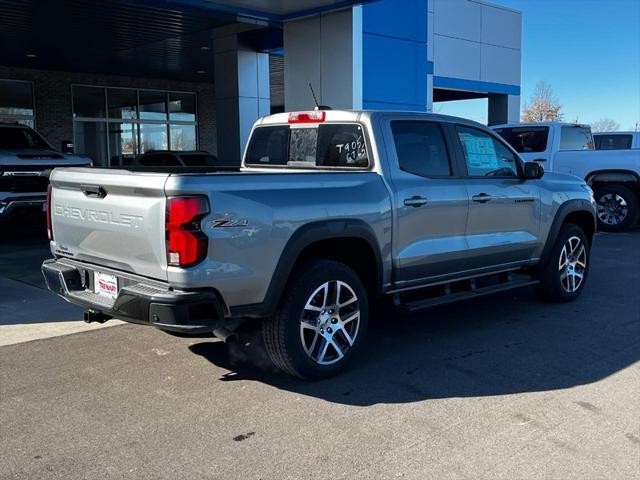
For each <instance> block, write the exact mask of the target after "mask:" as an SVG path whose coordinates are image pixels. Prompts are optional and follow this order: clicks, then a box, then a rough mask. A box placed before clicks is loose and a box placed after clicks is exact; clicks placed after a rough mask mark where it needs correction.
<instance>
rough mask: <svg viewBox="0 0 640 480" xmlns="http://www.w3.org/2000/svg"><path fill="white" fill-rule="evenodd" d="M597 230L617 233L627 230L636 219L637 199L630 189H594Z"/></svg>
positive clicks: (607, 187)
mask: <svg viewBox="0 0 640 480" xmlns="http://www.w3.org/2000/svg"><path fill="white" fill-rule="evenodd" d="M594 196H595V198H596V209H597V214H598V228H599V229H600V230H604V231H608V232H617V231H621V230H625V229H627V228H629V227H630V226H631V225H632V224H633V223H634V222H635V221H636V218H637V217H638V197H637V196H636V194H635V193H634V192H633V190H631V189H630V188H628V187H626V186H624V185H619V184H612V185H602V186H599V187H596V189H595V194H594Z"/></svg>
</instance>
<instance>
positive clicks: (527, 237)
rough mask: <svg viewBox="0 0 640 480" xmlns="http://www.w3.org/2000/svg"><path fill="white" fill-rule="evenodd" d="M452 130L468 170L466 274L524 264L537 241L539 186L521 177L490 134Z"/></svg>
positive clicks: (459, 127)
mask: <svg viewBox="0 0 640 480" xmlns="http://www.w3.org/2000/svg"><path fill="white" fill-rule="evenodd" d="M454 129H455V132H456V135H454V136H455V137H457V140H458V141H459V147H461V148H459V149H458V151H459V152H461V153H462V155H463V156H464V165H465V166H466V170H467V172H466V173H467V178H466V181H465V183H466V185H467V191H468V194H469V218H468V221H467V242H468V245H469V263H468V264H467V269H469V270H473V269H476V268H486V267H498V266H505V267H506V266H509V265H511V264H516V263H521V262H526V261H528V260H529V259H530V258H531V255H532V254H533V251H534V250H535V249H536V248H537V247H538V245H539V241H540V191H539V188H538V181H537V180H526V181H525V180H523V179H522V178H521V169H522V165H521V163H520V162H521V161H520V159H518V158H517V157H516V155H515V154H514V153H513V152H512V151H511V150H510V149H509V148H507V147H506V146H505V145H504V144H503V143H502V142H501V141H500V140H499V139H498V138H496V137H494V136H493V135H492V134H489V133H487V132H485V131H484V130H480V129H477V128H473V127H468V126H464V125H457V126H455V127H454Z"/></svg>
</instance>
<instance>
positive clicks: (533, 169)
mask: <svg viewBox="0 0 640 480" xmlns="http://www.w3.org/2000/svg"><path fill="white" fill-rule="evenodd" d="M543 175H544V168H542V165H540V164H539V163H537V162H525V164H524V175H523V178H524V179H525V180H537V179H539V178H542V176H543Z"/></svg>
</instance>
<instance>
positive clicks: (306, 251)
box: [231, 219, 383, 317]
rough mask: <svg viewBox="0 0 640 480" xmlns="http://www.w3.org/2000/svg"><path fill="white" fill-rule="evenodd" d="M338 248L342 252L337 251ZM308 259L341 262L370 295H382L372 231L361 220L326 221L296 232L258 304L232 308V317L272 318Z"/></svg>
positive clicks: (379, 260) (378, 255)
mask: <svg viewBox="0 0 640 480" xmlns="http://www.w3.org/2000/svg"><path fill="white" fill-rule="evenodd" d="M338 247H341V250H337V248H338ZM310 258H327V259H331V260H337V261H341V262H343V263H345V264H347V265H349V266H350V267H351V268H353V269H354V270H355V271H356V273H358V275H359V276H360V278H361V279H362V282H363V283H364V285H365V288H366V289H367V291H368V292H369V294H372V295H379V294H380V293H381V291H382V282H383V264H382V255H381V251H380V246H379V244H378V241H377V238H376V235H375V233H374V231H373V229H372V228H371V227H370V226H369V225H368V224H366V223H365V222H364V221H362V220H357V219H344V220H326V221H319V222H313V223H309V224H306V225H304V226H302V227H300V228H298V229H297V230H296V231H295V232H294V233H293V235H292V236H291V237H290V238H289V240H288V241H287V244H286V245H285V248H284V249H283V251H282V253H281V254H280V258H279V260H278V263H277V265H276V268H275V270H274V273H273V275H272V277H271V281H270V282H269V287H268V288H267V292H266V294H265V298H264V300H263V302H262V303H261V304H253V305H243V306H237V307H232V308H231V316H233V317H238V316H251V317H265V316H269V315H272V314H273V313H274V312H275V310H276V308H277V306H278V304H279V303H280V299H281V298H282V294H283V293H284V290H285V288H286V286H287V282H288V281H289V278H290V276H291V274H292V272H293V271H294V269H295V268H296V267H297V266H298V265H300V263H301V262H304V261H305V260H307V259H310Z"/></svg>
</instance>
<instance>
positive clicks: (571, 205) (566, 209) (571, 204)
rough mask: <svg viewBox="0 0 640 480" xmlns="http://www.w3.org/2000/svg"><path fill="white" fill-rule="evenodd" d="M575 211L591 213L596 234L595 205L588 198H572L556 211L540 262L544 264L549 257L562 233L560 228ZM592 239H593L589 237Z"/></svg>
mask: <svg viewBox="0 0 640 480" xmlns="http://www.w3.org/2000/svg"><path fill="white" fill-rule="evenodd" d="M574 212H585V213H588V214H589V215H591V217H592V219H593V232H594V234H595V232H596V230H597V226H598V220H597V217H596V214H595V212H594V211H593V206H592V205H591V203H590V202H589V201H588V200H584V199H577V198H575V199H572V200H568V201H566V202H565V203H563V204H562V205H560V207H558V210H557V211H556V215H555V217H554V219H553V223H552V224H551V228H550V229H549V234H548V235H547V241H546V242H545V244H544V248H543V250H542V254H541V255H540V262H539V263H540V264H541V265H543V264H544V263H545V262H546V261H547V260H548V258H549V255H550V254H551V249H552V248H553V246H554V245H555V243H556V239H557V238H558V234H559V233H560V229H561V228H562V225H563V224H564V221H565V220H566V218H567V216H568V215H569V214H571V213H574ZM589 240H590V241H591V240H592V239H589Z"/></svg>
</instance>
